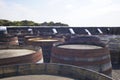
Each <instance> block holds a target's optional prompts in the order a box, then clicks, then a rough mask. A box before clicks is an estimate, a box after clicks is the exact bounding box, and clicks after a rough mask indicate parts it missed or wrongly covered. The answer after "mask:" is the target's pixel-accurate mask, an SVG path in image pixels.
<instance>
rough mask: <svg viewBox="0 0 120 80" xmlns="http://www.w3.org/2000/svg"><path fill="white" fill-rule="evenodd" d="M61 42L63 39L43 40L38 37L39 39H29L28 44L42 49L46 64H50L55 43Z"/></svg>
mask: <svg viewBox="0 0 120 80" xmlns="http://www.w3.org/2000/svg"><path fill="white" fill-rule="evenodd" d="M61 41H62V39H58V38H41V37H38V38H30V39H28V42H27V43H28V44H29V45H34V46H40V47H42V51H43V57H44V62H46V63H48V62H50V57H51V50H52V46H53V43H55V42H61Z"/></svg>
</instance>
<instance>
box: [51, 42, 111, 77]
mask: <svg viewBox="0 0 120 80" xmlns="http://www.w3.org/2000/svg"><path fill="white" fill-rule="evenodd" d="M52 62H53V63H64V64H71V65H76V66H80V67H84V68H87V69H92V70H95V71H97V72H101V73H104V74H106V75H111V70H112V66H111V60H110V53H109V50H108V48H107V47H102V46H96V45H88V44H78V43H77V44H75V43H63V44H57V45H55V46H54V47H53V49H52Z"/></svg>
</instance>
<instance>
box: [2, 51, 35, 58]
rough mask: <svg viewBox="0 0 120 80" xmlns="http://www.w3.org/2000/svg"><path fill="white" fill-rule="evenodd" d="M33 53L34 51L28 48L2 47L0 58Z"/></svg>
mask: <svg viewBox="0 0 120 80" xmlns="http://www.w3.org/2000/svg"><path fill="white" fill-rule="evenodd" d="M33 53H35V51H34V50H29V49H2V50H0V59H4V58H12V57H18V56H25V55H29V54H33Z"/></svg>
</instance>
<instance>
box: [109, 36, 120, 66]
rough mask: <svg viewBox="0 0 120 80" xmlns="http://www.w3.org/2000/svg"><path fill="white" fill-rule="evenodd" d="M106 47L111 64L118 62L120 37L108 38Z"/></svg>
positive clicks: (119, 58)
mask: <svg viewBox="0 0 120 80" xmlns="http://www.w3.org/2000/svg"><path fill="white" fill-rule="evenodd" d="M108 47H109V50H110V54H111V60H112V64H113V65H119V64H120V37H119V36H116V38H112V39H110V40H109V43H108Z"/></svg>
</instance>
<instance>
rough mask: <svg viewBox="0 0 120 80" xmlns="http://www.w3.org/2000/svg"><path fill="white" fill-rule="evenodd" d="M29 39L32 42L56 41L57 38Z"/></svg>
mask: <svg viewBox="0 0 120 80" xmlns="http://www.w3.org/2000/svg"><path fill="white" fill-rule="evenodd" d="M29 41H34V42H56V41H58V40H57V39H44V38H31V39H29Z"/></svg>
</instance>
